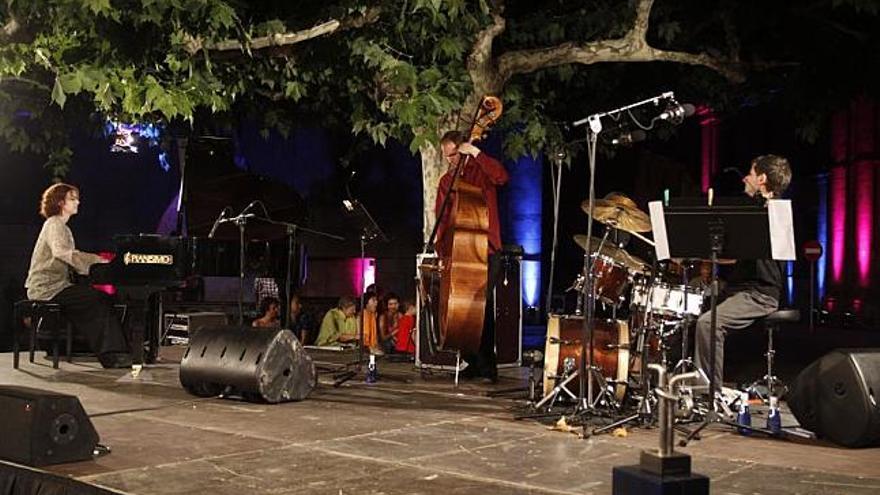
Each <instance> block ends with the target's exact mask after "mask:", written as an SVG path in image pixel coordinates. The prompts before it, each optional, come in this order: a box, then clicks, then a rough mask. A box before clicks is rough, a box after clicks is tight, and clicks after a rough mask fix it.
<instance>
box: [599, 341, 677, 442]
mask: <svg viewBox="0 0 880 495" xmlns="http://www.w3.org/2000/svg"><path fill="white" fill-rule="evenodd" d="M647 331H648V330H647V327H646V326H644V325H643V326H642V328H641V330H640V331H639V339H640V342H639V345H638V346H637V347H638V348H639V349H640V351H639V353H640V354H641V368H642V369H641V382H642V383H641V389H642V390H641V397H640V398H639V404H638V406H636V412H635V413H634V414H631V415H629V416H627V417H625V418H622V419H619V420H617V421H615V422H613V423H611V424H608V425H605V426H602V427H601V428H596V429H594V430H593V431H592V432H591V434H592V435H599V434H602V433H605V432H607V431H613V430H614V429H616V428H618V427H621V426H623V425H625V424H627V423H632V422H636V424H637V425H638V426H646V427H647V426H651V425H652V424H654V421H655V417H654V411H653V409H652V407H651V401H652V399H653V400H654V401H656V397H654V395H653V394H652V393H651V386H650V383H651V380H650V377H649V376H648V367H649V366H654V365H649V364H648V340H649V339H648V337H647V335H646V333H647ZM664 371H665V369H664ZM585 433H586V431H585Z"/></svg>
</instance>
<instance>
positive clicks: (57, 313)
mask: <svg viewBox="0 0 880 495" xmlns="http://www.w3.org/2000/svg"><path fill="white" fill-rule="evenodd" d="M13 317H14V318H15V322H14V324H13V326H12V367H13V368H15V369H18V353H19V334H20V333H22V332H26V331H28V328H27V327H26V326H25V318H30V339H29V342H30V356H29V357H30V362H32V363H33V362H34V352H35V351H36V349H37V342H38V341H39V340H40V339H43V340H51V342H52V367H53V368H55V369H58V356H59V354H58V350H59V349H58V346H59V344H60V341H61V338H62V337H63V338H64V339H65V341H66V351H67V362H70V359H71V355H72V353H73V352H72V351H73V325H72V324H71V323H70V321H68V320H67V318H65V317H64V315H63V314H62V311H61V305H60V304H58V303H53V302H49V301H31V300H24V301H18V302H17V303H15V306H14V309H13Z"/></svg>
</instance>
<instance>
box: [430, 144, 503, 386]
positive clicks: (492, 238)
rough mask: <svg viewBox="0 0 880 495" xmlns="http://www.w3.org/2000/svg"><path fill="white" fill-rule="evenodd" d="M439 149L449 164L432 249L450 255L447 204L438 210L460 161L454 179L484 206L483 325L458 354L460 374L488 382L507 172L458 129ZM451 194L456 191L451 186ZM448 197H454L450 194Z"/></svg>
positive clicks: (493, 375)
mask: <svg viewBox="0 0 880 495" xmlns="http://www.w3.org/2000/svg"><path fill="white" fill-rule="evenodd" d="M440 149H441V151H442V153H443V157H444V159H445V160H446V162H447V163H448V165H449V168H448V170H447V171H446V173H445V174H444V175H443V177H441V178H440V185H439V189H438V191H437V202H436V204H435V213H436V215H437V222H438V227H437V240H436V243H435V249H436V251H437V254H438V255H439V256H440V257H441V258H442V259H445V258H448V256H449V255H450V243H451V240H452V239H451V237H452V235H451V234H450V224H451V222H452V221H453V219H452V215H451V214H450V211H449V210H451V209H450V208H447V209H446V211H444V212H441V211H440V210H441V209H442V205H443V204H444V199H445V197H446V192H447V191H449V190H450V183H451V182H452V181H453V179H454V173H455V170H456V169H458V168H459V165H461V169H460V170H459V172H458V179H457V180H458V181H464V182H466V183H469V184H471V185H473V186H476V187H477V188H479V189H480V190H481V191H482V196H483V198H484V199H485V202H486V207H487V209H488V217H489V218H488V231H487V232H486V234H487V237H488V249H489V260H488V270H487V280H486V299H485V301H486V304H485V313H484V317H483V328H482V334H481V338H480V345H479V350H478V351H477V352H472V351H468V350H463V351H462V357H463V358H464V360H465V361H467V363H468V367H467V369H465V370H464V372H463V374H462V376H464V377H466V378H476V377H481V378H484V379H487V380H489V381H491V382H493V383H494V382H496V381H497V380H498V369H497V365H496V357H495V322H494V314H493V308H494V306H495V305H494V299H493V298H494V295H493V293H494V290H493V289H494V288H495V283H496V282H497V280H498V278H499V275H500V272H501V263H500V258H499V257H498V256H496V254H495V253H497V252H498V251H499V250H500V249H501V228H500V223H499V219H498V194H497V188H498V186H502V185H504V184H505V183H507V180H508V175H507V170H505V168H504V166H503V165H502V164H501V162H499V161H498V160H496V159H495V158H493V157H491V156H489V155H488V154H486V153H484V152H483V151H481V150H480V149H479V148H478V147H476V146H474V145H473V144H472V143H470V142H468V141H465V136H464V134H463V133H462V132H460V131H449V132H447V133H446V134H444V135H443V137H442V138H441V139H440ZM450 194H452V195H455V194H458V193H457V192H456V191H455V189H454V188H453V190H452V192H451V193H450ZM450 199H455V198H454V197H453V198H450Z"/></svg>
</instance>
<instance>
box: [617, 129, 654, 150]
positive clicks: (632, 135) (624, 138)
mask: <svg viewBox="0 0 880 495" xmlns="http://www.w3.org/2000/svg"><path fill="white" fill-rule="evenodd" d="M647 137H648V134H647V133H646V132H645V131H643V130H641V129H636V130H634V131H630V132H624V133H622V134H620V135H619V136H617V137H616V138H613V139H612V140H611V144H612V145H614V146H626V145H629V144H633V143H638V142H640V141H644V140H645V138H647Z"/></svg>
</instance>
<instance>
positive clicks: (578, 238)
mask: <svg viewBox="0 0 880 495" xmlns="http://www.w3.org/2000/svg"><path fill="white" fill-rule="evenodd" d="M574 242H576V243H577V245H578V246H580V247H581V249H583V250H584V251H586V250H587V236H585V235H580V234H578V235H575V236H574ZM599 245H601V246H602V248H601V249H599ZM597 250H598V251H599V255H600V256H604V257H606V258H610V259H612V260H614V262H615V263H618V264H621V265H623V266H625V267H626V268H628V269H630V270H633V271H636V272H643V271H645V270H646V268H647V266H648V264H647V263H645V262H644V260H642V259H640V258H638V257H636V256H633V255H631V254H629V253H627V252H626V251H624V250H623V249H620V248H618V247H616V246H615V245H614V244H613V243H611V242H609V241H605V244H602V239H600V238H598V237H593V238H592V241H591V242H590V252H591V253H595V252H596V251H597Z"/></svg>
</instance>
